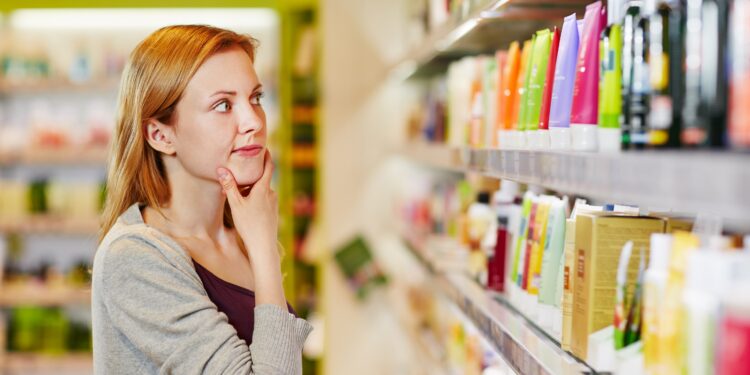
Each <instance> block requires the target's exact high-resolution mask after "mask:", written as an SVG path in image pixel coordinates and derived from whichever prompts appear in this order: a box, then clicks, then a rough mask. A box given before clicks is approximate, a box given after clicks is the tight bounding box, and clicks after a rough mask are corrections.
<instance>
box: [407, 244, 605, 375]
mask: <svg viewBox="0 0 750 375" xmlns="http://www.w3.org/2000/svg"><path fill="white" fill-rule="evenodd" d="M425 243H429V241H428V242H421V241H415V239H414V238H412V239H408V238H404V244H405V246H406V247H407V248H408V249H409V250H410V252H411V253H412V254H413V255H414V256H415V257H416V258H417V260H419V262H420V263H421V264H423V265H424V266H425V268H426V269H427V270H428V271H429V272H430V274H431V277H432V278H433V283H432V284H434V285H435V286H437V287H438V288H439V289H440V290H441V291H442V293H443V294H444V295H445V296H446V297H448V299H449V300H450V301H452V302H453V303H454V304H455V305H456V306H457V307H458V308H459V309H460V310H461V311H462V312H463V314H465V315H466V317H468V319H469V320H470V321H471V322H472V324H473V325H474V326H475V327H477V328H478V329H479V330H480V332H481V333H482V335H483V336H484V337H485V338H486V339H487V340H488V341H489V342H490V343H491V344H492V345H493V346H494V347H495V348H496V349H497V350H498V351H499V352H500V353H501V354H502V355H503V356H504V359H505V360H506V361H507V363H508V364H509V365H510V366H512V367H513V369H514V370H515V371H517V372H518V373H519V374H581V373H594V372H595V371H594V369H592V368H591V367H589V366H588V365H586V364H585V363H583V362H582V361H580V360H579V359H577V358H576V357H574V356H573V355H571V354H570V353H568V352H566V351H564V350H562V349H561V348H560V343H558V342H556V341H555V340H553V339H552V338H550V337H549V336H548V335H547V334H546V333H544V332H543V331H541V330H540V329H539V328H537V327H536V325H535V324H534V323H533V322H531V321H529V320H528V319H527V318H526V317H525V316H523V315H522V314H521V313H519V312H518V311H517V310H516V309H515V308H513V307H512V306H510V304H509V303H508V302H507V300H506V299H505V296H504V295H502V294H499V293H496V292H491V291H488V290H485V289H484V288H483V287H482V286H480V285H479V284H477V283H476V282H475V281H474V280H471V279H470V278H469V277H468V276H467V275H465V274H464V273H462V272H456V271H444V270H440V268H439V267H438V266H437V265H435V264H434V263H433V261H432V257H431V256H430V253H431V252H433V251H434V249H432V248H430V247H429V246H426V245H424V244H425Z"/></svg>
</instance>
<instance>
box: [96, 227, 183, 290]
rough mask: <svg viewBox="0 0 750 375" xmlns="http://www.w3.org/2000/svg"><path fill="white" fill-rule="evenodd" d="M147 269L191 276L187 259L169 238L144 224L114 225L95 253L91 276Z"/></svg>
mask: <svg viewBox="0 0 750 375" xmlns="http://www.w3.org/2000/svg"><path fill="white" fill-rule="evenodd" d="M146 269H150V270H159V269H161V270H162V271H166V270H167V269H171V270H179V271H182V272H187V273H194V269H193V266H192V264H191V261H190V257H189V256H188V255H187V253H186V252H185V251H184V250H183V249H182V248H181V247H180V246H179V245H178V244H177V243H176V242H175V241H174V240H172V239H171V238H169V237H168V236H166V235H164V234H162V233H160V232H158V231H156V230H154V229H153V228H150V227H148V226H146V225H125V224H123V223H117V224H115V226H114V227H112V230H110V232H109V233H107V235H106V236H105V237H104V240H102V243H101V244H100V245H99V248H98V249H97V250H96V254H95V256H94V267H93V273H94V276H95V277H96V275H97V274H101V273H102V272H106V273H108V274H111V273H120V274H122V273H126V274H127V273H131V272H133V271H137V270H146Z"/></svg>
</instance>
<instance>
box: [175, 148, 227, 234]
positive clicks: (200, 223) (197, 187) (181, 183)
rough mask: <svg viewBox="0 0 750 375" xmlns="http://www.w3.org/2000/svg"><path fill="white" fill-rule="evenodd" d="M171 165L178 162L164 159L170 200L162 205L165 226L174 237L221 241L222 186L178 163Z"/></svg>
mask: <svg viewBox="0 0 750 375" xmlns="http://www.w3.org/2000/svg"><path fill="white" fill-rule="evenodd" d="M165 159H168V158H165ZM169 164H171V165H169ZM174 164H179V162H177V161H176V160H172V161H171V162H170V161H168V160H165V167H167V168H166V169H167V171H168V173H167V180H168V181H169V186H170V189H171V193H172V194H171V198H170V201H169V203H168V204H167V205H165V206H164V207H161V211H162V212H163V213H164V216H165V218H164V219H165V223H164V225H165V227H166V229H167V230H169V231H170V233H172V234H173V235H174V236H176V237H197V238H204V239H211V240H213V241H214V242H220V241H219V240H220V238H222V237H223V234H224V203H225V201H226V197H225V196H224V195H223V194H222V191H221V190H222V189H221V185H219V183H218V182H217V181H211V180H206V179H202V178H198V177H196V176H193V175H191V174H189V173H188V172H187V171H186V170H185V169H184V168H182V166H181V165H174ZM170 167H171V168H170Z"/></svg>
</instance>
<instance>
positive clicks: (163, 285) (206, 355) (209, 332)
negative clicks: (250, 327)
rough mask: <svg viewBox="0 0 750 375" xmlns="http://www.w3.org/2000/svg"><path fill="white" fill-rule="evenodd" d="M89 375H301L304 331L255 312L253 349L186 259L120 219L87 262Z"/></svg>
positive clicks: (282, 318) (138, 222) (264, 310)
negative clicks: (91, 351)
mask: <svg viewBox="0 0 750 375" xmlns="http://www.w3.org/2000/svg"><path fill="white" fill-rule="evenodd" d="M92 325H93V341H94V373H95V374H157V373H158V374H200V373H206V374H301V373H302V355H301V352H302V345H303V344H304V342H305V340H306V338H307V335H308V334H309V333H310V331H311V329H312V327H311V326H310V325H309V324H308V323H307V322H306V321H304V320H302V319H299V318H295V317H294V315H292V314H290V313H289V312H287V311H286V310H284V309H282V308H281V307H278V306H275V305H259V306H257V307H255V328H254V331H253V343H252V345H249V346H248V345H247V343H246V342H245V341H244V340H242V339H240V338H239V337H238V336H237V332H236V331H235V329H234V328H233V327H232V326H231V325H230V324H229V323H228V321H227V317H226V315H224V314H223V313H221V312H219V311H218V310H217V309H216V306H215V305H214V304H213V303H212V302H211V300H209V298H208V295H207V294H206V291H205V289H204V288H203V283H202V282H201V280H200V278H199V277H198V274H197V273H196V272H195V268H194V266H193V264H192V262H191V258H190V256H189V255H188V254H187V252H186V251H185V250H184V249H183V248H182V247H181V246H180V245H178V244H177V243H176V242H175V241H174V240H172V239H171V238H170V237H168V236H166V235H165V234H163V233H162V232H159V231H157V230H156V229H154V228H151V227H149V226H147V225H146V224H145V222H144V221H143V216H142V215H141V211H140V209H139V206H138V204H134V205H133V206H131V207H130V208H128V210H127V211H126V212H125V213H123V214H122V215H121V216H120V218H119V219H118V220H117V223H116V224H115V225H114V226H113V227H112V229H111V230H110V231H109V232H108V233H107V236H106V237H105V238H104V240H103V241H102V243H101V245H100V246H99V248H98V250H97V252H96V255H95V257H94V269H93V280H92Z"/></svg>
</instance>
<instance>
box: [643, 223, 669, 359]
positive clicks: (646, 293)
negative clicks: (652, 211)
mask: <svg viewBox="0 0 750 375" xmlns="http://www.w3.org/2000/svg"><path fill="white" fill-rule="evenodd" d="M671 252H672V236H671V235H669V234H663V233H654V234H652V235H651V253H650V256H649V264H648V268H647V269H646V272H645V273H644V275H643V333H642V340H643V346H644V350H643V354H644V366H645V368H646V373H647V374H658V373H661V371H660V370H659V365H658V358H659V355H658V352H657V350H658V349H657V347H658V342H659V339H658V337H659V334H660V332H661V331H660V319H661V315H663V314H662V310H663V306H662V303H663V301H664V295H665V291H666V287H667V277H668V276H669V257H670V254H671Z"/></svg>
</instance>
